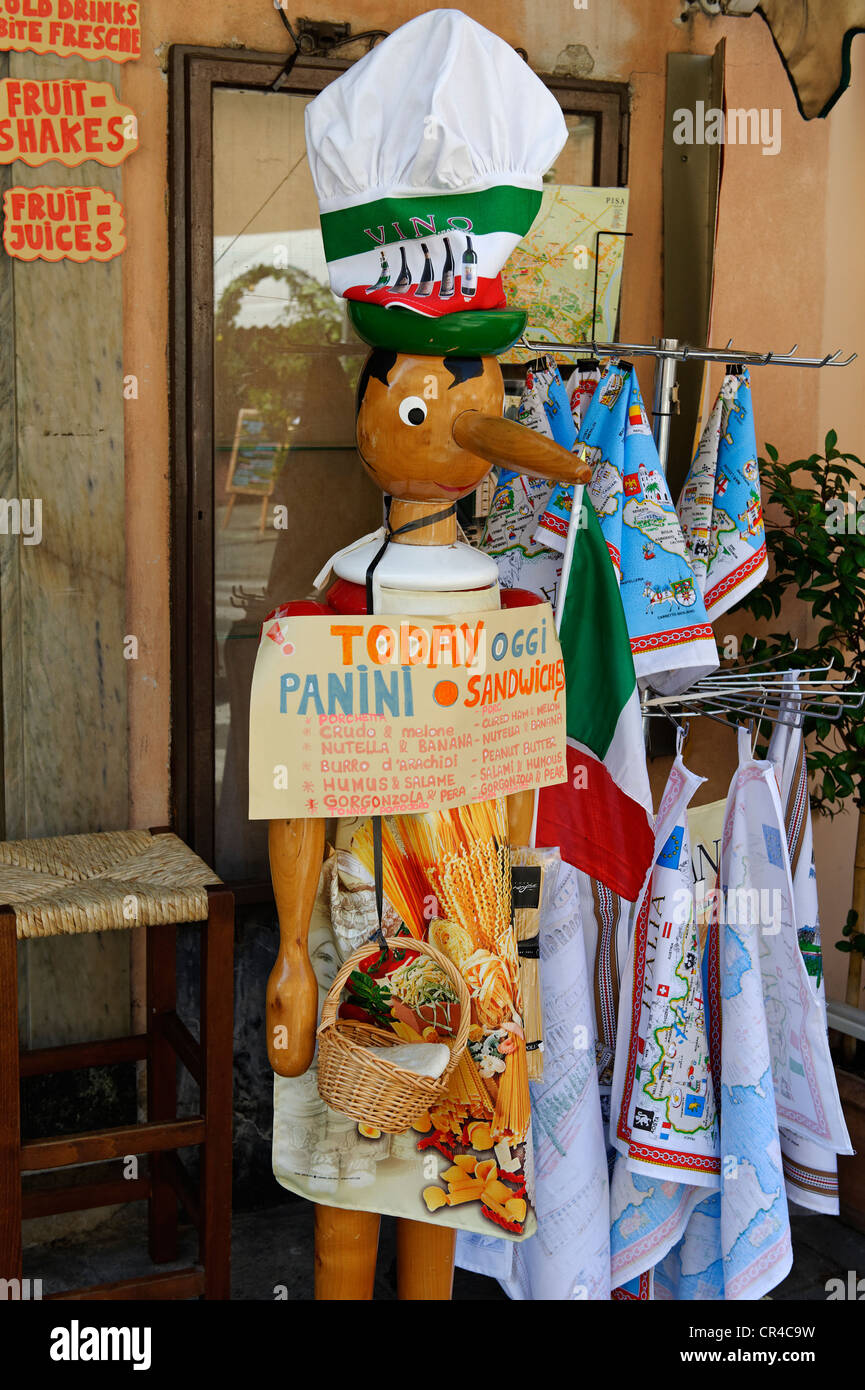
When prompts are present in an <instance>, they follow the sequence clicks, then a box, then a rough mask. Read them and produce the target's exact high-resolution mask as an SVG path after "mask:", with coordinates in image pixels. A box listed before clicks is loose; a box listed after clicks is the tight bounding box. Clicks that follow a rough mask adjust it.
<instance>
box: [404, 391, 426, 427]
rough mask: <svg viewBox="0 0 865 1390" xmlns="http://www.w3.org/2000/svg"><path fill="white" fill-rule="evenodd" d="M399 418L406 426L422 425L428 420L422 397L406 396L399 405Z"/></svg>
mask: <svg viewBox="0 0 865 1390" xmlns="http://www.w3.org/2000/svg"><path fill="white" fill-rule="evenodd" d="M399 418H400V419H401V420H402V422H403V424H404V425H422V424H423V422H424V420H425V419H426V406H425V404H424V402H423V401H422V400H421V398H420V396H406V398H405V400H404V401H400V403H399Z"/></svg>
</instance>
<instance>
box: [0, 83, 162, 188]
mask: <svg viewBox="0 0 865 1390" xmlns="http://www.w3.org/2000/svg"><path fill="white" fill-rule="evenodd" d="M137 149H138V121H137V119H136V117H135V113H134V112H133V111H132V110H131V108H130V107H128V106H124V105H123V104H122V103H121V102H119V101H118V100H117V95H116V93H115V91H114V88H113V87H112V85H111V83H110V82H82V81H71V80H70V79H68V78H67V79H65V80H63V81H53V82H36V81H30V80H24V79H21V78H15V77H7V78H4V79H3V80H2V81H0V164H11V163H12V161H13V160H15V159H20V160H21V161H22V162H23V163H24V164H29V165H30V166H31V168H36V167H37V166H38V165H40V164H47V163H48V161H49V160H52V159H55V160H57V161H58V162H59V163H60V164H65V165H66V166H67V168H69V169H73V168H74V167H75V166H76V165H77V164H83V163H84V161H85V159H94V160H96V162H97V163H98V164H107V165H115V164H122V163H123V160H124V159H126V157H127V155H130V154H132V152H133V150H137Z"/></svg>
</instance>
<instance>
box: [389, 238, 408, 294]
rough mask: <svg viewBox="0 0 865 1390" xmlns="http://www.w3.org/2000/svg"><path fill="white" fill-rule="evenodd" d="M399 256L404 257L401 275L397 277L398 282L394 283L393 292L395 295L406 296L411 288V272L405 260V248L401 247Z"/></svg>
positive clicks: (400, 270) (400, 269) (401, 263)
mask: <svg viewBox="0 0 865 1390" xmlns="http://www.w3.org/2000/svg"><path fill="white" fill-rule="evenodd" d="M399 254H400V256H401V257H402V260H401V262H400V267H399V275H398V276H397V277H396V280H395V281H394V286H393V290H394V294H406V293H407V292H408V290H409V289H410V288H411V271H410V270H409V268H408V261H407V260H406V258H405V247H404V246H401V247H400V248H399Z"/></svg>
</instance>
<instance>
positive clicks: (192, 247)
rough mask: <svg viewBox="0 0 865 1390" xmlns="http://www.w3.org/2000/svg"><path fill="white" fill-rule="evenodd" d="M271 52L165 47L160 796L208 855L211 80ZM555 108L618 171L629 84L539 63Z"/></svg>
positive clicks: (258, 68) (254, 883)
mask: <svg viewBox="0 0 865 1390" xmlns="http://www.w3.org/2000/svg"><path fill="white" fill-rule="evenodd" d="M285 61H286V57H285V54H282V53H259V52H252V51H246V50H235V49H220V48H206V47H198V46H190V45H175V46H173V47H172V49H171V52H170V55H169V138H168V161H169V163H168V184H169V218H168V226H169V261H170V278H169V294H170V302H171V310H170V352H169V361H170V383H169V392H170V419H171V425H170V431H171V435H170V445H171V492H172V516H171V579H170V585H171V587H170V622H171V730H170V737H171V764H170V778H171V792H170V797H171V808H172V825H173V827H174V829H175V830H176V831H177V833H178V834H179V835H181V836H182V837H183V838H184V839H185V840H186V842H187V843H188V844H190V845H191V846H192V848H193V849H194V850H195V851H196V852H197V853H198V854H200V855H201V856H202V858H203V859H204V860H205V861H206V862H208V863H210V862H212V861H213V853H214V831H215V810H216V807H215V788H214V764H215V747H216V740H215V721H214V688H215V675H214V668H215V662H214V661H213V660H212V659H211V661H210V662H202V661H201V660H196V656H197V654H199V653H202V652H212V651H213V646H214V641H215V632H214V629H215V622H214V597H213V581H214V518H215V497H214V468H213V446H214V431H213V393H214V370H213V312H214V304H213V91H214V89H215V88H217V87H231V88H235V89H238V88H244V89H248V90H252V91H267V90H268V89H269V88H272V87H273V84H274V83H275V82H276V81H277V79H278V77H279V75H280V73H281V71H282V70H283V68H284V66H285ZM350 66H351V63H349V62H346V61H341V60H335V59H326V58H300V59H299V60H298V61H297V62H296V63H295V65H294V67H293V69H292V71H291V74H290V77H289V78H288V80H287V81H286V82H285V84H284V86H283V87H282V88H281V89H280V90H282V91H285V92H286V93H294V94H301V95H303V94H308V95H315V94H316V93H318V92H320V91H321V90H322V88H323V87H325V86H327V85H328V83H330V82H331V81H333V80H334V78H335V77H337V76H339V74H340V73H341V72H344V71H345V70H346V69H347V68H348V67H350ZM538 76H540V77H541V80H542V81H543V82H544V83H545V84H546V85H547V86H548V87H549V88H550V89H551V90H552V91H553V92H554V93H555V95H556V96H557V97H558V99H559V101H560V103H561V105H562V109H563V111H564V112H565V114H566V115H569V114H581V115H592V116H594V117H595V118H596V120H597V137H596V140H595V154H594V166H595V167H594V171H593V176H594V182H595V184H597V185H599V186H602V187H621V186H623V185H624V184H625V183H626V182H627V158H628V134H629V131H628V125H629V121H628V113H629V88H628V86H627V84H626V83H618V82H592V81H590V80H583V79H579V78H569V77H558V76H550V75H547V74H544V73H539V74H538ZM231 886H232V887H233V888H234V890H235V894H236V897H237V899H238V901H239V902H261V901H266V900H268V899H269V898H270V896H271V888H270V884H269V882H268V883H262V882H261V881H258V880H241V881H236V882H234V883H232V885H231Z"/></svg>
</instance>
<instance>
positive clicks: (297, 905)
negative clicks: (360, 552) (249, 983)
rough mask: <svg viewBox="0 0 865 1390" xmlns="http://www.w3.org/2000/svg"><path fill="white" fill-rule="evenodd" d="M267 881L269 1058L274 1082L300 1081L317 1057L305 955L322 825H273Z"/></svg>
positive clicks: (314, 1003)
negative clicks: (272, 947)
mask: <svg viewBox="0 0 865 1390" xmlns="http://www.w3.org/2000/svg"><path fill="white" fill-rule="evenodd" d="M269 845H270V876H271V878H272V880H273V894H274V897H275V898H276V910H277V914H278V916H279V952H278V954H277V957H276V962H275V964H274V967H273V969H272V970H271V972H270V978H269V979H268V982H267V1010H266V1014H267V1055H268V1058H269V1059H270V1065H271V1066H272V1067H273V1070H274V1071H275V1072H276V1074H277V1075H278V1076H302V1075H303V1073H304V1072H305V1071H306V1070H307V1069H308V1067H309V1065H310V1063H311V1062H312V1057H313V1053H314V1052H315V1026H316V1021H317V1019H318V981H317V980H316V978H315V974H314V973H313V969H312V966H311V964H310V961H309V954H308V952H307V949H306V943H307V937H308V934H309V919H310V916H311V914H312V907H313V903H314V902H315V894H316V889H317V888H318V880H319V875H320V873H321V864H322V860H323V858H324V820H323V819H316V820H272V821H271V822H270V831H269Z"/></svg>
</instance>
